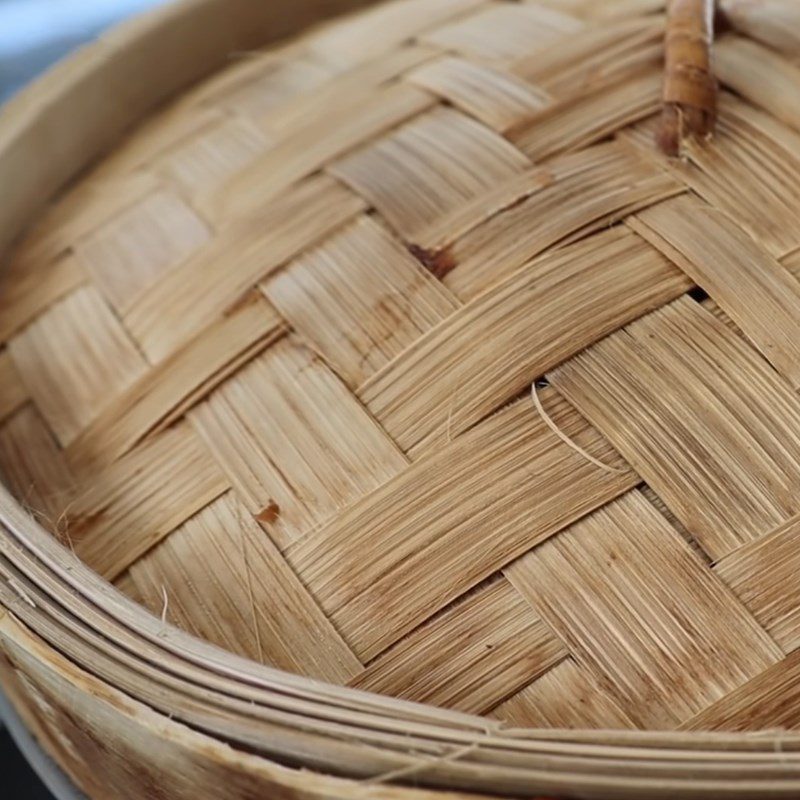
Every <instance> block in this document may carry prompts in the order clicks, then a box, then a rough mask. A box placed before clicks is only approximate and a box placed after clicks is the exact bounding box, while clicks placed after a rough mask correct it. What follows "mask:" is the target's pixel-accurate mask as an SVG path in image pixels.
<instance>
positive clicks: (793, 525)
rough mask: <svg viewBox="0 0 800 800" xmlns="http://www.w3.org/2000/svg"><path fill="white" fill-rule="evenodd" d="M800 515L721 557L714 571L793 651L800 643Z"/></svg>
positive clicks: (768, 628) (762, 623)
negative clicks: (799, 590)
mask: <svg viewBox="0 0 800 800" xmlns="http://www.w3.org/2000/svg"><path fill="white" fill-rule="evenodd" d="M798 532H800V525H798V519H797V518H795V517H793V518H792V519H790V520H788V521H787V522H785V523H784V524H782V525H780V526H778V527H777V528H776V529H775V530H773V531H771V532H770V533H768V534H767V535H766V536H763V537H761V538H760V539H756V540H755V541H752V542H749V543H748V544H745V545H742V547H740V548H738V549H737V550H734V551H733V552H732V553H729V554H728V555H727V556H725V557H724V558H722V559H720V561H718V562H717V564H716V565H715V566H714V571H715V572H716V574H717V575H719V577H720V578H722V580H724V581H725V583H727V584H728V586H730V587H731V589H733V591H734V592H735V593H736V595H737V596H738V597H739V599H740V600H741V601H742V602H743V603H744V604H745V605H746V606H747V608H749V609H750V611H751V612H752V613H753V616H754V617H755V618H756V619H757V620H758V621H759V623H761V625H763V627H764V628H765V629H766V630H767V631H769V633H770V635H771V636H772V638H773V639H775V641H776V642H778V644H779V645H780V646H781V647H782V648H783V649H784V651H785V652H787V653H790V652H792V651H793V650H795V649H796V648H797V646H798V643H800V611H799V610H798V608H797V606H796V605H795V603H794V600H793V598H794V596H795V591H796V586H797V575H798V570H797V558H798V555H797V538H798Z"/></svg>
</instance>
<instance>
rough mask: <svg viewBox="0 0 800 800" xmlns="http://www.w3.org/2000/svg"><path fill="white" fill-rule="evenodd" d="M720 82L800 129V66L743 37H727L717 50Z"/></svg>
mask: <svg viewBox="0 0 800 800" xmlns="http://www.w3.org/2000/svg"><path fill="white" fill-rule="evenodd" d="M714 58H715V69H716V71H717V75H718V77H719V80H720V82H721V83H723V84H724V85H726V86H728V87H730V88H731V89H733V90H734V91H735V92H737V93H738V94H740V95H742V96H743V97H744V98H745V99H746V100H748V101H749V102H751V103H753V105H755V106H759V107H760V108H763V109H765V110H766V111H768V112H769V113H770V114H772V115H773V116H774V117H776V118H777V119H779V120H781V121H782V122H785V123H786V124H787V125H790V126H791V127H793V128H794V129H795V130H800V107H798V105H797V103H795V102H794V98H795V97H797V92H798V91H800V67H798V66H796V65H795V64H792V63H791V62H790V61H788V60H787V59H786V58H785V57H783V56H780V55H777V54H775V53H773V52H772V51H771V50H769V49H768V48H766V47H763V46H762V45H759V44H757V43H755V42H752V41H749V40H747V39H742V38H740V37H730V36H729V37H726V38H725V39H724V40H723V41H720V42H719V43H718V44H717V46H716V47H715V49H714Z"/></svg>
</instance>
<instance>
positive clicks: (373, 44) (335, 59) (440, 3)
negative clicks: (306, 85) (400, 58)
mask: <svg viewBox="0 0 800 800" xmlns="http://www.w3.org/2000/svg"><path fill="white" fill-rule="evenodd" d="M485 4H486V0H437V2H435V3H431V2H430V0H389V2H387V3H381V4H378V5H377V6H376V7H375V8H371V9H367V10H366V11H364V12H363V13H361V14H360V15H359V16H358V17H353V18H351V19H349V20H346V21H345V22H342V23H340V24H338V25H337V24H333V25H331V26H329V27H328V28H327V29H323V30H322V31H320V32H319V33H316V34H314V33H312V35H311V37H310V43H309V51H310V53H311V55H312V56H313V57H314V58H315V60H317V61H319V62H321V63H322V64H325V65H328V66H330V67H332V68H336V69H348V68H351V67H355V66H359V65H361V64H364V63H365V62H366V61H370V60H372V59H374V58H376V57H377V56H379V55H383V54H384V53H386V51H387V50H392V49H393V48H395V47H397V46H399V45H400V44H402V43H404V42H407V41H408V40H413V39H415V38H419V37H420V34H422V33H424V32H425V31H427V30H432V29H437V28H440V27H442V26H444V25H447V24H448V23H449V21H450V20H453V19H459V18H461V17H462V16H463V17H465V18H467V19H469V16H470V14H471V13H473V12H474V11H475V10H476V9H480V8H481V7H482V6H484V5H485ZM354 41H358V47H354V46H353V42H354Z"/></svg>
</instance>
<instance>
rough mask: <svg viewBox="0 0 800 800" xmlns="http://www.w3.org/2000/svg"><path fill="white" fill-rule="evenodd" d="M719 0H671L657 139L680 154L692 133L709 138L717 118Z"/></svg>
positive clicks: (672, 152)
mask: <svg viewBox="0 0 800 800" xmlns="http://www.w3.org/2000/svg"><path fill="white" fill-rule="evenodd" d="M715 11H716V3H715V0H671V2H670V3H669V9H668V12H667V32H666V36H665V40H664V62H665V63H664V89H663V93H662V101H663V109H662V112H661V120H660V122H659V126H658V131H657V134H656V143H657V145H658V147H659V148H660V149H661V151H662V152H664V153H666V154H667V155H668V156H678V155H680V151H681V142H682V141H684V140H685V139H687V138H689V137H698V138H703V139H707V138H710V137H711V135H712V134H713V132H714V125H715V123H716V118H717V91H718V87H717V80H716V78H715V77H714V72H713V66H712V54H711V49H712V42H713V40H714V15H715Z"/></svg>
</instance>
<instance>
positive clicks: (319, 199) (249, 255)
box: [125, 176, 364, 362]
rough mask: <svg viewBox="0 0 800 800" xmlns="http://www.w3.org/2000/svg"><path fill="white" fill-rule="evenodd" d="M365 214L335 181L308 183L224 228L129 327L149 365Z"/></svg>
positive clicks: (149, 296) (132, 315)
mask: <svg viewBox="0 0 800 800" xmlns="http://www.w3.org/2000/svg"><path fill="white" fill-rule="evenodd" d="M363 210H364V203H363V201H362V200H360V199H359V198H358V197H355V196H354V195H352V194H351V193H349V192H347V191H346V190H345V189H343V188H342V187H340V186H338V185H337V184H335V183H334V182H333V181H332V180H331V179H329V178H326V177H324V176H318V177H313V178H310V179H309V180H308V181H305V182H302V183H300V184H298V185H297V186H296V187H295V188H294V189H293V190H292V191H291V192H290V193H288V194H287V195H286V196H284V197H282V198H281V201H280V202H277V203H275V204H272V205H268V206H264V207H261V208H259V209H258V210H257V211H254V212H253V213H252V214H250V215H248V216H246V217H243V218H242V219H240V220H238V221H237V222H236V223H235V224H233V225H231V226H230V227H229V228H225V229H223V231H222V233H221V235H219V236H217V238H215V239H214V240H213V242H211V246H210V247H208V248H204V249H203V250H201V251H199V252H198V253H197V254H196V255H195V256H194V257H192V258H190V259H188V260H187V261H184V262H183V263H182V264H181V265H180V267H178V268H177V269H174V270H172V271H171V272H168V273H167V274H166V275H164V276H163V277H162V278H161V280H159V281H158V282H156V283H154V284H152V285H151V286H150V288H149V289H148V290H147V291H146V292H145V293H144V294H143V295H141V296H140V297H139V299H138V300H137V302H136V303H134V305H133V307H132V308H131V310H130V312H129V313H128V315H127V316H126V318H125V324H126V325H127V326H128V327H129V329H130V330H131V332H132V334H133V336H134V338H135V339H136V341H137V342H138V343H139V345H140V346H141V347H142V349H143V350H144V352H145V353H146V354H147V356H148V358H149V359H150V360H151V361H156V362H157V361H161V360H163V359H164V358H166V357H167V356H168V355H170V354H171V353H173V352H175V350H176V349H177V348H178V347H179V346H180V345H182V344H185V343H186V342H187V340H190V339H192V338H193V337H195V336H197V335H198V334H199V333H201V332H202V330H203V329H204V328H205V327H206V326H207V325H209V324H210V323H213V322H214V321H215V320H216V319H217V318H219V317H220V316H222V315H223V314H224V313H225V311H227V310H228V309H229V308H230V307H231V306H232V305H233V304H235V303H236V302H237V301H238V300H240V299H241V298H242V296H244V295H245V294H246V293H247V291H248V290H249V289H250V288H251V286H252V285H254V284H255V283H257V282H258V281H259V280H261V279H263V278H265V277H267V275H269V274H270V273H271V272H273V271H274V270H276V269H277V268H278V267H281V266H283V264H285V263H286V262H287V261H289V260H290V259H291V258H292V257H293V256H295V255H297V254H298V252H300V251H301V250H303V249H304V248H305V247H307V246H308V245H309V244H312V243H314V242H315V241H317V240H318V239H322V238H324V237H325V236H326V235H327V234H329V233H332V232H333V231H335V230H336V229H337V228H338V227H340V226H341V225H343V224H344V223H346V222H347V221H348V220H349V219H351V218H352V217H354V216H356V214H358V213H359V212H360V211H363ZM233 264H235V265H236V270H235V271H232V270H231V265H233ZM232 274H233V275H234V276H235V278H236V279H235V280H234V281H231V275H232ZM176 297H178V298H180V308H176Z"/></svg>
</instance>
